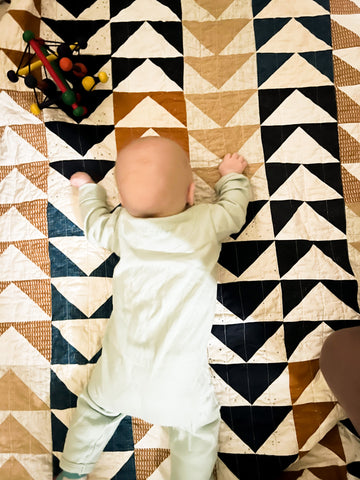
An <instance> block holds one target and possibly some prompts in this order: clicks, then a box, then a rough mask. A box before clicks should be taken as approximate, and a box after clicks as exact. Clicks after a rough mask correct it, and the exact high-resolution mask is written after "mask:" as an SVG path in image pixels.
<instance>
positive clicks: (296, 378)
mask: <svg viewBox="0 0 360 480" xmlns="http://www.w3.org/2000/svg"><path fill="white" fill-rule="evenodd" d="M318 371H319V360H318V359H316V360H311V361H310V360H309V361H306V362H293V363H289V383H290V395H291V401H292V403H295V402H296V400H298V398H299V397H300V396H301V394H302V393H303V391H304V390H305V389H306V387H307V386H308V385H309V384H310V383H311V382H312V381H313V380H314V378H315V376H316V374H317V373H318Z"/></svg>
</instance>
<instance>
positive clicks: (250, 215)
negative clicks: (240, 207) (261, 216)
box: [230, 200, 268, 240]
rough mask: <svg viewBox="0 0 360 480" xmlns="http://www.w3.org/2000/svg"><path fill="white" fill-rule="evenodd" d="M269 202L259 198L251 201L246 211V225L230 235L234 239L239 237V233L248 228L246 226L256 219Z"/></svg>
mask: <svg viewBox="0 0 360 480" xmlns="http://www.w3.org/2000/svg"><path fill="white" fill-rule="evenodd" d="M266 203H268V202H267V201H266V200H257V201H254V202H250V203H249V205H248V208H247V211H246V220H245V223H244V225H243V226H242V228H241V230H240V231H239V232H237V233H233V234H232V235H230V237H232V238H233V239H234V240H236V239H237V237H238V236H239V234H240V233H241V232H242V231H243V230H245V229H246V227H247V226H248V225H249V224H250V223H251V222H252V221H253V220H254V218H255V217H256V215H257V214H258V213H259V212H260V210H261V209H262V208H263V206H264V205H265V204H266Z"/></svg>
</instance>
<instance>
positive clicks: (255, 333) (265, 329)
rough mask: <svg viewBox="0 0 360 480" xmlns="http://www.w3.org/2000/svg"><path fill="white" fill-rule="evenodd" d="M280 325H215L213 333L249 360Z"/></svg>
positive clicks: (252, 323)
mask: <svg viewBox="0 0 360 480" xmlns="http://www.w3.org/2000/svg"><path fill="white" fill-rule="evenodd" d="M280 326H281V323H279V322H261V323H260V322H251V323H236V324H233V325H213V327H212V334H213V335H215V337H216V338H218V339H219V340H220V341H221V342H222V343H223V344H224V345H226V346H227V347H228V348H230V349H231V350H233V351H234V352H235V353H236V354H237V355H239V356H240V357H241V358H243V359H244V360H245V361H246V362H247V361H249V360H250V358H251V357H252V356H253V355H254V354H255V353H256V352H257V351H258V350H259V348H260V347H262V346H263V345H264V343H265V342H266V341H267V340H268V339H269V338H271V337H272V336H273V335H274V333H275V332H277V331H278V329H279V328H280Z"/></svg>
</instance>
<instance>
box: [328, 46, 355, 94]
mask: <svg viewBox="0 0 360 480" xmlns="http://www.w3.org/2000/svg"><path fill="white" fill-rule="evenodd" d="M333 62H334V77H335V85H339V86H342V87H343V86H348V85H357V84H360V71H359V70H356V68H354V67H352V66H351V65H349V64H348V63H346V62H344V60H342V59H341V58H339V57H337V56H336V50H334V55H333Z"/></svg>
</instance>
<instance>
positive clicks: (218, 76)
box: [185, 53, 254, 88]
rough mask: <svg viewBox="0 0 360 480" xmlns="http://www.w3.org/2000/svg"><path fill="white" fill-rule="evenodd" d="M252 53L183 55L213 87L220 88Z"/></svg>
mask: <svg viewBox="0 0 360 480" xmlns="http://www.w3.org/2000/svg"><path fill="white" fill-rule="evenodd" d="M253 55H254V54H253V53H242V54H238V55H214V56H212V57H203V58H198V57H185V62H186V63H187V64H188V65H190V66H191V67H192V68H193V69H194V70H196V71H197V73H198V74H199V75H201V76H202V77H203V78H204V79H205V80H207V81H208V82H210V83H211V84H212V85H214V87H216V88H221V87H222V86H223V85H224V83H225V82H227V80H229V79H230V78H231V77H232V76H233V75H234V74H235V73H236V72H237V71H238V70H240V69H241V67H242V66H243V65H244V64H245V63H246V62H247V61H248V60H249V58H250V57H252V56H253Z"/></svg>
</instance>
